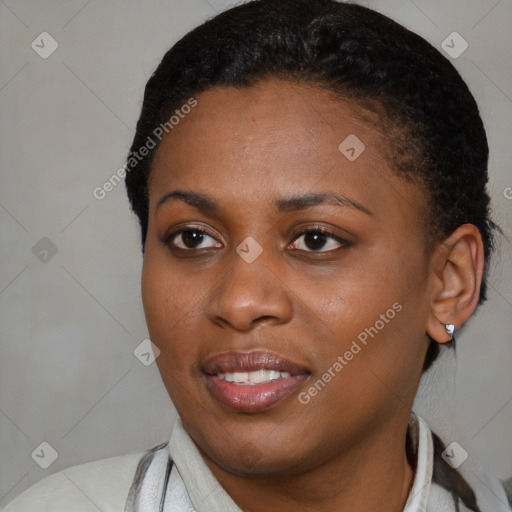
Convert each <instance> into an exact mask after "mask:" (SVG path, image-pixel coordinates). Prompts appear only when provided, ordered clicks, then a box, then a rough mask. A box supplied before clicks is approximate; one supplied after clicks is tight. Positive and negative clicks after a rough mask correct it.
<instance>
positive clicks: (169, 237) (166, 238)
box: [161, 226, 352, 254]
mask: <svg viewBox="0 0 512 512" xmlns="http://www.w3.org/2000/svg"><path fill="white" fill-rule="evenodd" d="M187 231H191V232H196V233H200V234H201V235H207V236H209V237H211V238H213V239H214V240H215V236H214V235H213V234H212V233H210V232H208V231H207V230H205V229H204V228H199V227H195V226H185V227H183V228H180V229H179V230H176V231H173V232H171V233H168V234H166V235H165V236H164V237H163V238H162V240H161V241H162V243H163V244H164V245H166V246H168V247H169V248H170V249H171V250H178V251H185V252H191V253H192V252H195V251H204V250H208V249H216V248H215V247H206V248H203V249H183V248H182V247H176V246H175V245H174V244H173V243H172V240H173V239H175V238H177V237H178V236H179V235H181V234H183V233H185V232H187ZM310 233H316V234H318V233H319V234H321V235H324V236H325V237H327V238H329V239H331V240H334V241H336V242H338V243H339V244H340V247H337V248H336V249H330V250H327V251H324V250H318V251H315V250H304V249H294V250H296V251H301V252H306V253H313V254H327V253H332V252H335V251H338V250H340V249H346V248H348V247H350V246H351V245H352V244H351V242H349V241H348V240H346V239H344V238H342V237H340V236H338V235H336V234H334V233H333V232H332V231H329V230H328V229H326V228H324V227H322V226H317V227H311V228H307V229H303V230H302V231H299V232H298V233H296V234H295V236H294V238H293V240H292V242H291V243H295V242H296V241H297V240H298V239H299V238H300V237H302V236H304V235H308V234H310Z"/></svg>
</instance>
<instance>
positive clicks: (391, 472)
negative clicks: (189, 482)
mask: <svg viewBox="0 0 512 512" xmlns="http://www.w3.org/2000/svg"><path fill="white" fill-rule="evenodd" d="M403 425H404V423H403V418H402V422H401V426H400V428H398V426H397V424H396V423H392V424H389V425H388V426H387V428H384V429H383V428H382V426H380V427H379V429H378V430H377V431H376V432H375V433H374V435H372V436H368V437H365V438H364V439H361V441H360V442H359V443H358V444H357V445H356V446H353V447H351V448H350V450H346V451H344V452H342V453H338V454H335V455H334V456H333V457H332V458H331V459H330V460H328V461H323V462H322V464H319V465H318V466H316V467H313V468H309V469H308V470H305V471H303V472H300V473H295V474H278V475H276V474H271V475H265V476H255V477H246V476H239V475H234V474H232V473H229V472H228V471H225V470H224V469H222V468H220V467H219V466H217V465H216V464H215V463H213V461H211V460H210V459H208V458H207V457H205V456H204V455H203V457H204V458H205V461H206V463H207V465H208V466H209V468H210V470H211V471H212V473H213V474H214V475H215V477H216V478H217V480H218V481H219V482H221V483H222V486H223V487H224V489H225V491H226V492H227V493H228V494H229V495H230V496H231V498H232V499H233V501H235V502H236V503H237V505H238V506H239V507H240V508H241V509H242V510H243V511H244V512H268V510H279V511H280V512H288V511H290V512H291V511H293V512H296V511H297V510H307V511H311V512H317V511H318V512H319V511H322V512H331V511H332V512H335V511H339V510H364V511H368V512H370V511H372V512H373V511H379V512H401V511H403V508H404V506H405V503H406V501H407V497H408V495H409V490H410V488H411V485H412V482H413V479H414V471H413V469H412V468H411V466H410V465H409V463H408V461H407V454H406V436H407V422H406V423H405V427H403Z"/></svg>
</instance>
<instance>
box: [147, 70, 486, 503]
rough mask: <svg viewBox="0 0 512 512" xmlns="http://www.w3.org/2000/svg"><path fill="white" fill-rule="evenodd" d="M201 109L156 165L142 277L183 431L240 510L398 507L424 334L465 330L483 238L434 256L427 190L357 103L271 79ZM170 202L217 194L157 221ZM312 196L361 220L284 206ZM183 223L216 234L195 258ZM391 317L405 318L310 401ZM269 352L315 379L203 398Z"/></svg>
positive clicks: (176, 204)
mask: <svg viewBox="0 0 512 512" xmlns="http://www.w3.org/2000/svg"><path fill="white" fill-rule="evenodd" d="M197 100H198V104H197V106H196V107H195V108H194V109H193V111H192V112H191V113H190V114H188V115H187V117H186V118H185V119H183V120H181V121H180V124H179V125H178V126H177V127H175V129H174V130H173V131H172V132H170V133H169V135H168V136H167V137H166V138H164V140H163V142H162V143H161V146H160V148H159V150H158V152H157V155H156V158H155V161H154V165H153V169H152V174H151V178H150V182H149V194H150V216H149V226H148V227H149V229H148V238H147V243H146V251H145V257H144V266H143V275H142V295H143V303H144V310H145V314H146V319H147V323H148V328H149V333H150V336H151V339H152V341H153V343H155V344H156V345H157V346H158V347H159V349H160V350H161V355H160V357H159V358H158V359H157V363H158V366H159V369H160V372H161V375H162V378H163V380H164V383H165V385H166V388H167V390H168V392H169V395H170V397H171V399H172V400H173V402H174V404H175V406H176V408H177V410H178V412H179V414H180V417H181V419H182V421H183V424H184V426H185V428H186V429H187V431H188V432H189V434H190V435H191V437H192V438H193V440H194V441H195V443H196V444H197V445H198V447H199V449H200V451H201V453H202V454H203V457H204V458H205V461H206V463H207V464H208V466H209V467H210V469H211V470H212V472H213V473H214V474H215V476H216V477H217V479H218V480H219V482H220V483H221V485H222V486H223V487H224V488H225V489H226V491H227V492H228V493H229V494H230V495H231V497H232V498H233V499H234V500H235V502H236V503H237V504H238V505H239V506H240V507H241V508H242V509H243V510H244V511H253V512H257V511H263V510H265V511H268V510H281V511H288V510H290V511H292V510H293V511H297V510H308V511H317V510H318V511H319V510H322V511H324V512H325V511H335V510H365V511H373V510H375V511H376V510H379V511H400V510H402V509H403V507H404V505H405V501H406V499H407V495H408V492H409V488H410V485H411V483H412V479H413V476H414V475H413V469H412V468H411V467H410V466H409V465H408V463H407V459H406V453H405V438H406V430H407V424H408V420H409V413H410V410H411V406H412V402H413V400H414V395H415V393H416V390H417V386H418V383H419V379H420V377H421V369H422V365H423V360H424V356H425V353H426V350H427V347H428V343H429V339H428V337H427V333H428V334H429V335H430V336H432V338H434V339H436V340H437V341H439V342H440V343H445V342H447V341H448V339H449V337H448V335H447V334H446V331H445V329H444V324H445V323H454V324H455V326H456V328H457V329H458V328H459V327H460V326H461V325H462V324H463V323H464V322H465V321H466V320H467V318H468V317H469V316H470V315H471V313H472V311H473V310H474V308H475V306H476V301H477V299H478V291H479V286H480V276H481V274H482V269H483V249H482V242H481V238H480V235H479V232H478V230H477V229H476V228H475V227H474V226H471V225H464V226H461V227H460V228H459V229H458V230H457V231H456V232H455V233H453V234H452V235H451V236H450V237H449V238H448V239H447V240H445V241H444V242H443V243H442V244H439V245H438V246H437V247H436V248H435V249H434V250H432V251H427V249H426V246H427V244H426V242H425V226H424V225H423V223H424V212H425V211H426V204H425V201H426V198H425V196H424V193H423V190H422V189H421V187H419V186H417V185H413V184H412V183H408V182H406V181H404V180H402V179H400V178H398V177H397V176H395V175H394V174H393V172H392V169H391V168H390V164H389V163H388V162H387V160H386V159H385V157H384V156H383V152H382V151H381V148H384V147H386V148H389V144H390V143H391V142H392V141H389V140H387V139H386V134H383V133H380V131H379V129H378V126H379V124H378V118H377V117H376V115H374V114H370V113H368V112H363V111H362V110H361V108H359V107H358V105H357V104H355V103H353V102H350V101H348V100H340V99H336V100H335V99H334V98H333V97H332V95H331V94H329V93H328V92H326V91H323V90H321V89H317V88H314V87H312V86H311V87H310V86H307V85H304V84H297V83H288V82H285V81H281V80H278V79H269V80H267V81H264V82H262V83H260V84H258V85H257V86H254V87H251V88H245V89H235V88H214V89H212V90H210V91H207V92H203V93H201V94H199V95H198V96H197ZM350 134H355V135H356V136H357V137H358V138H359V139H360V140H361V141H363V143H364V144H365V146H366V149H365V150H364V152H363V153H362V154H361V155H360V156H359V157H358V158H357V159H356V160H355V161H349V160H348V159H347V158H346V157H345V156H344V155H343V154H342V153H341V152H340V150H339V149H338V146H339V144H340V143H341V142H342V141H343V140H344V139H345V138H346V137H347V136H348V135H350ZM174 190H180V191H186V192H195V193H200V194H203V195H205V196H208V197H209V198H210V199H212V200H214V201H216V202H217V203H218V206H219V207H218V210H217V211H216V212H214V213H212V212H207V211H202V210H201V209H198V208H196V207H194V206H192V205H190V204H187V203H186V202H185V201H182V200H170V201H166V202H164V203H163V204H161V205H160V206H159V207H157V204H158V201H159V199H160V198H161V197H162V196H164V195H165V194H167V193H169V192H171V191H174ZM307 193H334V194H338V195H339V196H344V197H347V198H350V200H352V201H355V202H357V203H358V204H359V205H361V206H362V207H363V208H364V209H366V210H367V211H368V212H369V213H366V212H364V211H361V210H360V209H357V208H354V207H351V206H347V205H346V204H345V205H340V204H339V203H338V204H336V203H333V202H331V203H325V204H320V205H315V206H312V207H309V208H306V209H301V210H290V211H278V210H277V209H276V206H275V204H274V201H275V200H278V199H284V198H289V197H291V196H296V195H303V194H307ZM319 226H320V227H321V228H322V229H324V230H328V231H329V232H330V233H332V234H333V235H334V236H338V237H341V238H343V239H345V240H346V241H347V242H345V243H341V244H340V242H338V241H336V240H335V239H332V238H330V237H328V236H327V237H325V238H324V239H322V238H321V239H320V242H317V243H318V245H317V246H315V245H314V244H312V242H311V236H309V238H308V236H305V235H303V234H301V232H303V230H304V229H305V228H310V229H316V228H318V227H319ZM185 227H187V228H188V229H191V228H192V227H193V228H195V229H202V230H206V231H207V232H208V234H206V235H205V236H204V238H203V239H202V240H201V241H200V242H198V243H196V245H195V246H194V245H193V244H192V246H189V247H192V248H188V249H187V248H183V247H187V245H186V242H184V239H183V237H182V236H181V235H179V234H178V235H176V236H175V237H174V238H170V237H167V239H166V235H168V234H169V233H172V232H175V231H177V230H179V229H184V228H185ZM247 237H252V238H254V239H255V240H256V241H257V242H258V244H259V245H260V246H261V247H262V249H263V252H262V253H261V254H260V256H259V257H258V258H257V259H256V260H255V261H254V262H252V263H247V262H246V261H245V260H244V259H242V258H241V257H240V256H239V254H237V252H236V248H237V246H239V244H241V243H242V242H243V241H244V240H245V239H246V238H247ZM186 240H190V236H189V238H188V239H186ZM308 240H309V245H308ZM322 240H323V241H324V242H323V243H322ZM180 247H181V249H180ZM194 247H199V248H196V249H194ZM315 248H316V250H314V249H315ZM328 251H329V252H328ZM395 303H398V304H399V305H401V311H400V312H398V313H397V314H396V315H395V317H394V318H393V319H391V320H389V321H388V322H385V324H384V327H383V328H381V329H380V330H378V333H377V334H376V335H374V336H373V337H369V338H368V343H367V345H366V346H362V350H361V351H360V352H359V353H357V355H355V356H354V357H353V359H352V360H350V361H349V362H348V364H346V365H345V366H344V367H343V369H342V370H341V371H339V372H337V373H336V376H335V377H334V378H332V379H331V381H330V382H329V383H328V384H327V385H326V386H325V387H324V388H323V389H322V391H321V392H319V393H318V394H317V395H316V396H314V397H311V400H310V401H309V403H307V404H303V403H301V402H300V401H299V399H298V395H299V393H300V392H303V391H307V390H308V389H309V388H310V386H311V385H312V384H313V383H314V382H315V381H317V379H319V378H321V376H322V374H324V372H326V371H327V370H328V369H329V368H332V366H333V364H334V363H335V362H336V361H337V360H338V359H337V358H338V356H343V354H344V353H345V352H346V351H348V350H349V348H350V346H351V344H352V342H353V340H356V339H357V336H358V335H359V334H360V333H361V332H362V331H364V330H365V328H369V327H370V326H375V325H376V322H377V321H378V320H379V319H381V318H382V317H381V315H383V314H385V313H386V311H387V310H389V309H390V308H392V306H393V304H395ZM379 325H380V324H379ZM261 349H267V350H272V351H274V352H277V353H278V354H280V355H281V356H283V357H285V358H287V359H289V360H291V361H293V362H295V363H296V364H298V365H300V366H301V367H303V368H305V369H307V372H308V373H309V377H308V379H307V382H305V383H304V384H303V386H302V387H301V388H300V389H299V390H298V391H297V392H296V393H294V394H292V395H291V396H289V397H288V398H286V399H285V400H283V401H281V402H279V403H278V404H276V405H274V406H273V407H271V408H269V409H266V410H263V411H259V412H255V413H240V412H234V411H232V410H230V409H228V408H226V407H225V406H223V405H222V404H221V403H220V402H219V401H218V400H217V399H216V398H214V397H213V396H212V394H211V393H210V391H209V390H208V387H207V385H206V381H205V376H204V374H203V372H202V371H201V369H202V367H203V365H204V363H205V361H206V360H207V359H208V358H210V357H212V356H214V355H217V354H220V353H223V352H226V351H252V350H261Z"/></svg>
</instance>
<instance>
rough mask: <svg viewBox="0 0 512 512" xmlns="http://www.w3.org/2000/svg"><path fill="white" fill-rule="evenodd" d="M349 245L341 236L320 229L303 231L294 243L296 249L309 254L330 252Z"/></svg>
mask: <svg viewBox="0 0 512 512" xmlns="http://www.w3.org/2000/svg"><path fill="white" fill-rule="evenodd" d="M347 245H349V243H348V242H347V241H346V240H343V239H342V238H340V237H339V236H337V235H335V234H333V233H329V232H324V231H321V230H318V229H314V230H307V231H303V232H302V233H300V235H299V236H298V237H297V238H296V239H295V240H294V242H293V246H294V247H293V248H294V249H298V250H301V251H307V252H329V251H334V250H336V249H339V248H340V247H344V246H347Z"/></svg>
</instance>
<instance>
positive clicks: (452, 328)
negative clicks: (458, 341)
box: [444, 324, 455, 341]
mask: <svg viewBox="0 0 512 512" xmlns="http://www.w3.org/2000/svg"><path fill="white" fill-rule="evenodd" d="M444 328H445V329H446V332H447V333H448V334H449V335H450V341H455V340H454V339H453V333H454V331H455V325H453V324H446V325H445V326H444Z"/></svg>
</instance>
